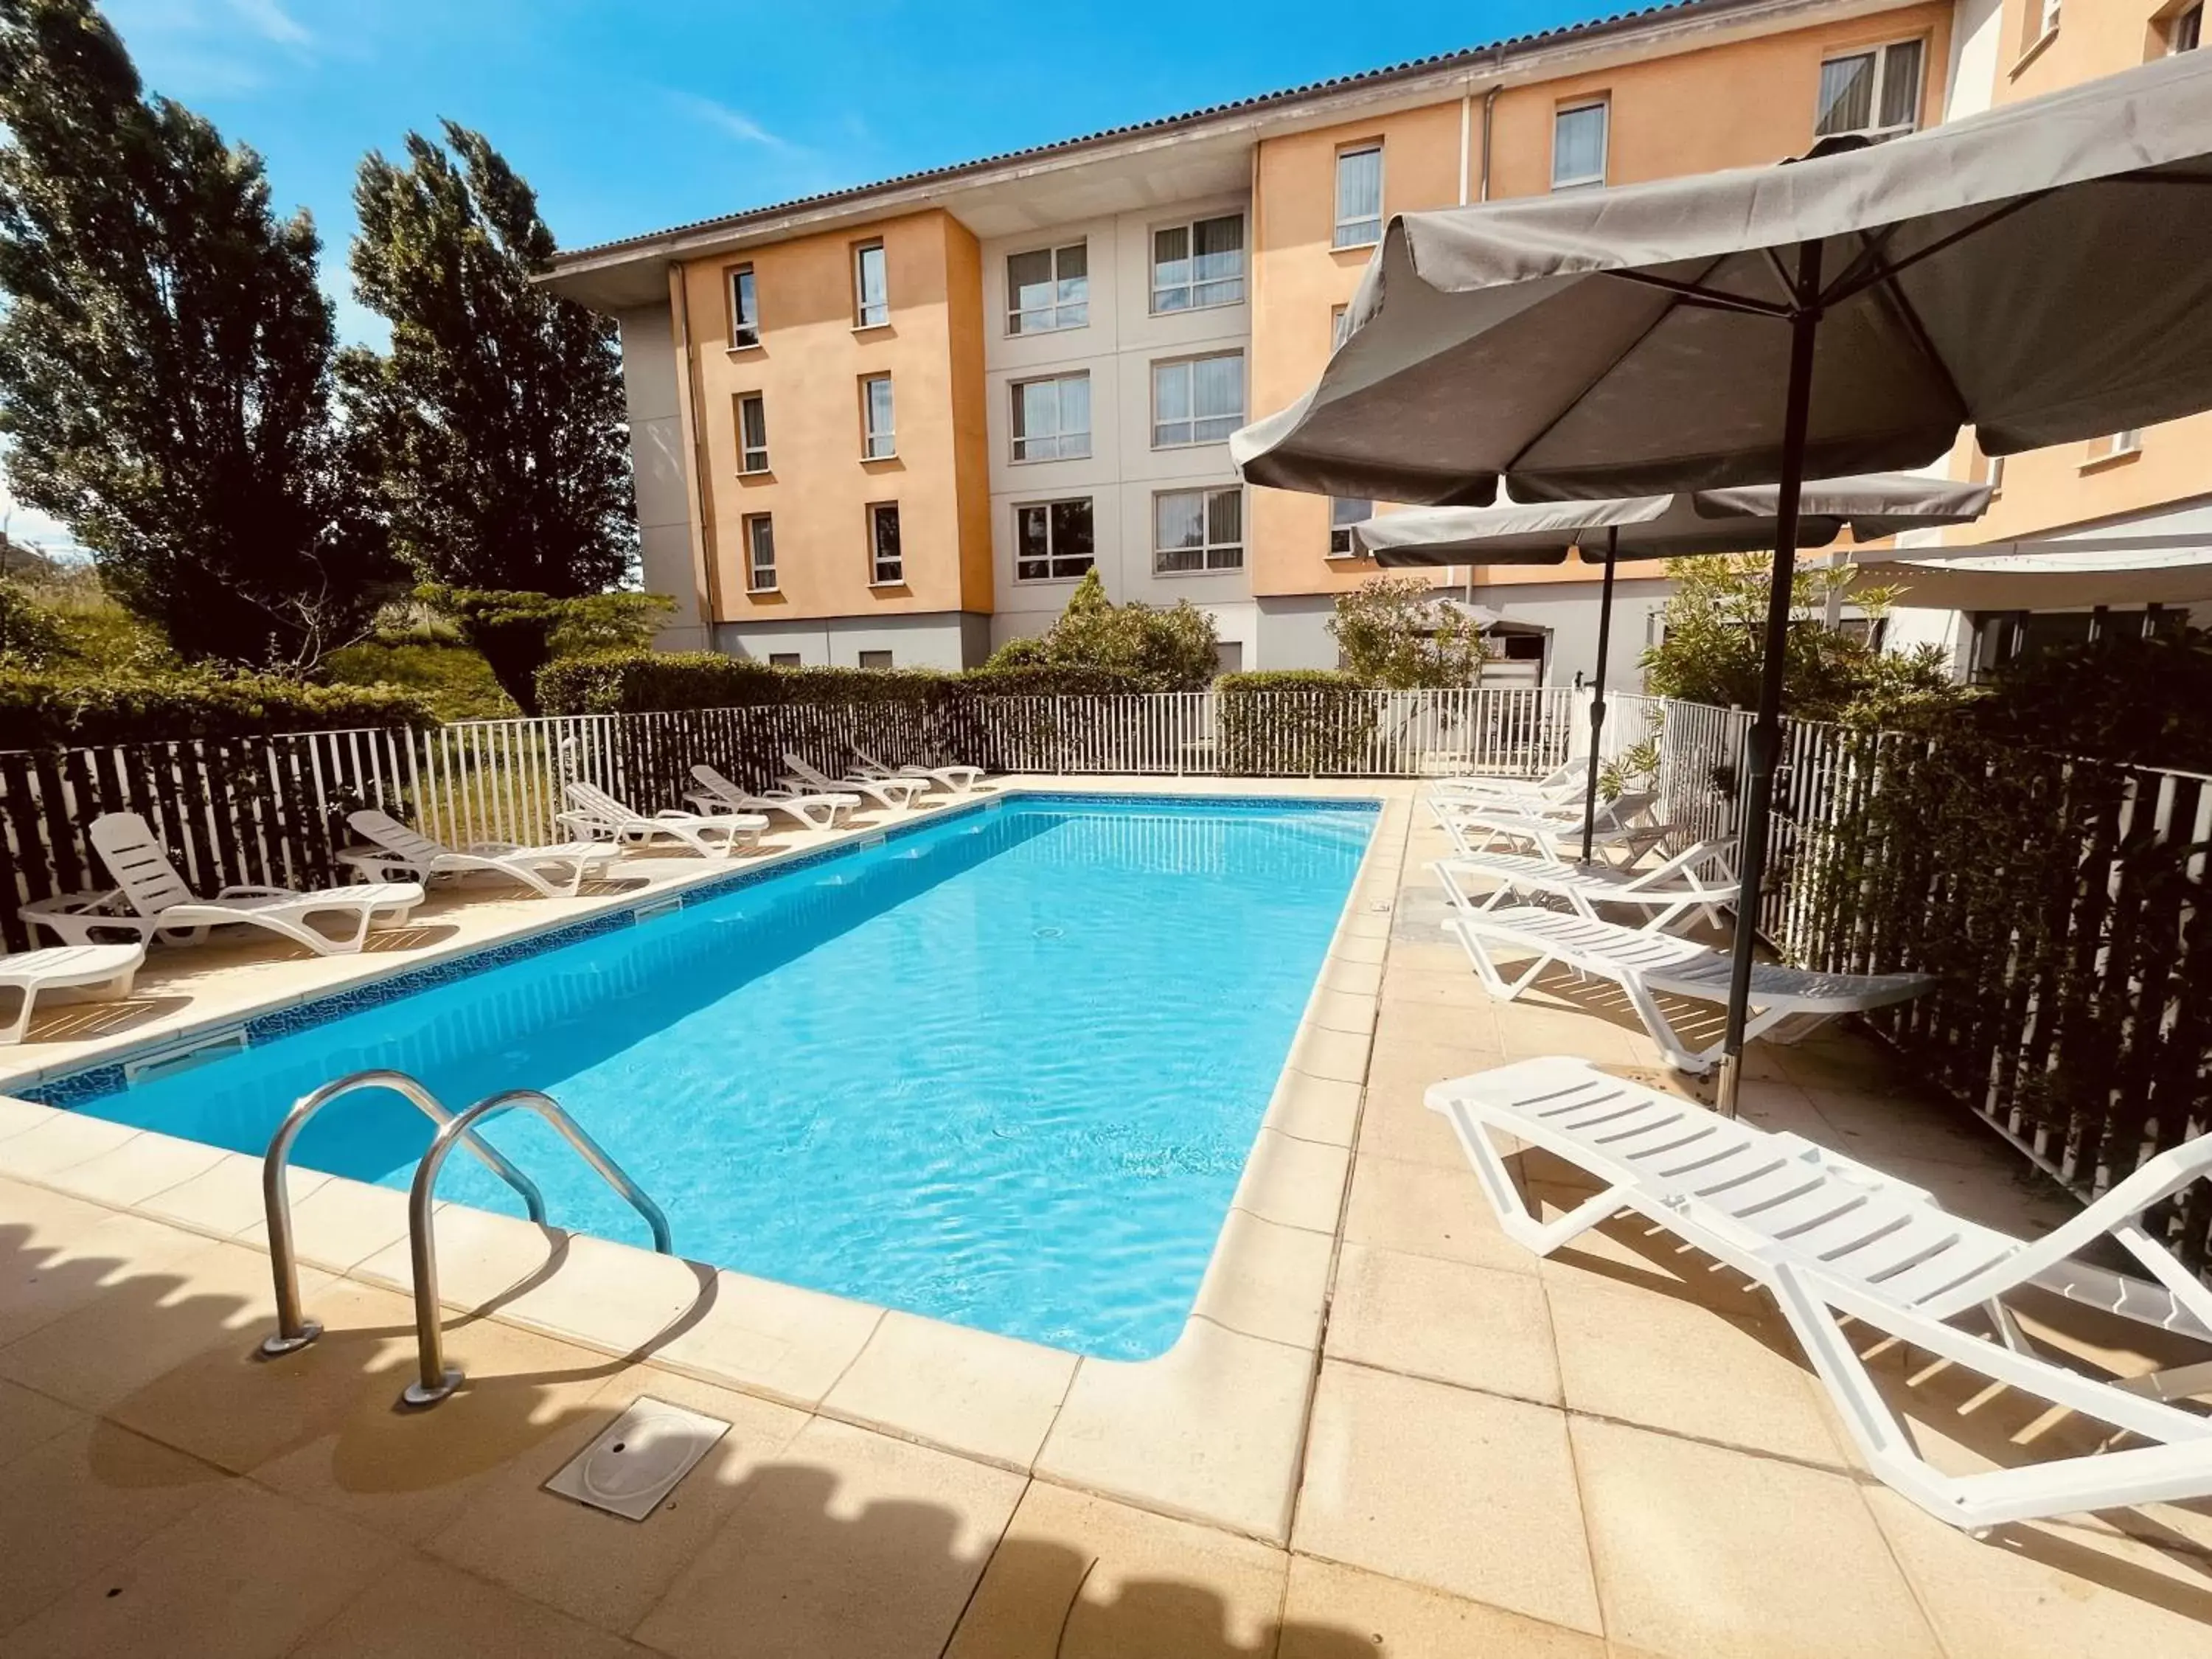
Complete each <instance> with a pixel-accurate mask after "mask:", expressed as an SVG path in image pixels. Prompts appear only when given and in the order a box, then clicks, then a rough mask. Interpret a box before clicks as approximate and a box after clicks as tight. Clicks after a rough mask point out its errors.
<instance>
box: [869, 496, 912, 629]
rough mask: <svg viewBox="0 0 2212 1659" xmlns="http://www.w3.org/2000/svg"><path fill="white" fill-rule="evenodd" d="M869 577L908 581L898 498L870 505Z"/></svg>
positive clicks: (877, 582)
mask: <svg viewBox="0 0 2212 1659" xmlns="http://www.w3.org/2000/svg"><path fill="white" fill-rule="evenodd" d="M868 580H869V582H870V583H871V584H872V585H873V586H877V587H896V586H899V584H900V583H902V582H903V581H905V580H906V559H905V556H903V555H902V554H901V553H900V551H899V516H898V503H897V502H896V501H878V502H876V503H875V504H874V505H873V506H872V507H869V508H868ZM861 666H863V667H866V664H865V663H863V664H862V665H861Z"/></svg>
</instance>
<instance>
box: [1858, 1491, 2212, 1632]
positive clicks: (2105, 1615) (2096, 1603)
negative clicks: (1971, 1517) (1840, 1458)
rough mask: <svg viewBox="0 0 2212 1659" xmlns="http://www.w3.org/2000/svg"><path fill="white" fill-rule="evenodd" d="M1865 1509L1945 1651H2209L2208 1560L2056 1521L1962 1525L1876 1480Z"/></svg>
mask: <svg viewBox="0 0 2212 1659" xmlns="http://www.w3.org/2000/svg"><path fill="white" fill-rule="evenodd" d="M1865 1498H1866V1502H1867V1504H1868V1505H1869V1507H1870V1508H1871V1509H1872V1510H1873V1511H1874V1515H1875V1522H1876V1523H1877V1524H1878V1525H1879V1526H1880V1527H1881V1530H1882V1534H1883V1535H1884V1536H1885V1537H1886V1538H1887V1540H1888V1541H1889V1545H1890V1548H1891V1549H1892V1550H1893V1552H1894V1553H1895V1554H1896V1556H1897V1559H1898V1560H1899V1562H1900V1563H1901V1564H1902V1565H1903V1566H1904V1569H1905V1577H1906V1578H1907V1579H1909V1580H1910V1581H1911V1584H1912V1588H1913V1589H1914V1590H1915V1592H1916V1593H1917V1595H1918V1596H1919V1599H1920V1605H1921V1607H1923V1609H1924V1610H1925V1611H1926V1613H1927V1614H1928V1616H1929V1619H1930V1620H1932V1621H1933V1623H1934V1624H1935V1626H1936V1634H1937V1635H1938V1636H1940V1637H1941V1638H1942V1643H1943V1651H1944V1653H1945V1654H1946V1655H1947V1656H1948V1659H2074V1656H2075V1655H2081V1654H2112V1655H2124V1656H2142V1659H2148V1656H2150V1655H2153V1654H2155V1655H2157V1656H2158V1659H2205V1656H2208V1655H2212V1567H2208V1565H2207V1564H2206V1561H2205V1559H2204V1558H2203V1556H2202V1555H2200V1554H2194V1553H2191V1554H2182V1553H2172V1552H2168V1551H2164V1550H2158V1549H2154V1548H2152V1547H2150V1546H2149V1545H2148V1544H2144V1543H2142V1542H2140V1541H2136V1540H2134V1539H2130V1538H2124V1537H2120V1536H2118V1535H2115V1534H2112V1533H2111V1532H2108V1531H2105V1530H2102V1529H2100V1528H2090V1527H2079V1526H2071V1525H2066V1524H2063V1523H2051V1522H2035V1523H2033V1524H2026V1525H2015V1526H2008V1527H2000V1528H1997V1529H1996V1531H1995V1532H1993V1533H1991V1534H1990V1535H1989V1536H1988V1537H1987V1538H1976V1537H1975V1536H1973V1535H1972V1534H1970V1533H1965V1532H1961V1531H1960V1530H1959V1529H1958V1528H1956V1527H1953V1526H1949V1525H1947V1524H1946V1523H1944V1522H1941V1521H1939V1520H1937V1519H1936V1517H1935V1516H1931V1515H1929V1514H1927V1513H1925V1512H1924V1511H1923V1510H1920V1509H1919V1508H1918V1507H1917V1506H1916V1505H1914V1504H1910V1503H1908V1502H1906V1501H1905V1499H1904V1498H1900V1497H1899V1496H1898V1495H1897V1494H1896V1493H1895V1492H1889V1491H1887V1490H1885V1489H1883V1488H1881V1487H1869V1488H1868V1489H1866V1492H1865Z"/></svg>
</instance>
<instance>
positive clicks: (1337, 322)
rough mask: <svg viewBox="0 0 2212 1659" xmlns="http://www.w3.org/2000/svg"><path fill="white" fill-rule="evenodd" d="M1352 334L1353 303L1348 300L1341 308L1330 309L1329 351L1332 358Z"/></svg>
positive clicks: (1332, 307)
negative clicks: (1347, 336)
mask: <svg viewBox="0 0 2212 1659" xmlns="http://www.w3.org/2000/svg"><path fill="white" fill-rule="evenodd" d="M1351 332H1352V302H1351V301H1348V300H1347V301H1345V303H1344V304H1342V305H1340V306H1331V307H1329V308H1328V349H1329V355H1330V356H1335V355H1336V353H1337V351H1338V350H1339V349H1340V348H1341V347H1342V346H1343V344H1344V340H1345V337H1346V335H1348V334H1350V333H1351Z"/></svg>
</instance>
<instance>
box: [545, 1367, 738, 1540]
mask: <svg viewBox="0 0 2212 1659" xmlns="http://www.w3.org/2000/svg"><path fill="white" fill-rule="evenodd" d="M729 1431H730V1425H728V1424H726V1423H725V1422H722V1421H720V1419H716V1418H712V1417H702V1416H701V1415H700V1414H699V1413H697V1412H687V1411H685V1410H684V1407H681V1406H671V1405H670V1404H669V1403H668V1402H667V1401H665V1400H655V1399H653V1397H652V1396H651V1395H639V1396H638V1397H637V1399H636V1400H635V1401H633V1402H632V1404H631V1406H630V1408H629V1410H628V1411H626V1412H624V1413H623V1414H622V1415H621V1416H620V1417H618V1418H617V1419H615V1420H614V1422H613V1423H612V1424H611V1425H609V1426H608V1428H607V1431H606V1432H605V1433H604V1434H602V1435H601V1436H600V1437H599V1438H598V1439H596V1440H594V1441H593V1442H592V1443H591V1444H590V1445H588V1446H586V1447H585V1448H584V1449H583V1450H582V1451H580V1452H579V1453H578V1454H577V1455H576V1456H575V1457H574V1459H573V1460H571V1461H570V1462H569V1463H568V1465H567V1467H565V1468H562V1470H561V1472H560V1473H559V1474H556V1475H555V1476H554V1477H553V1478H552V1479H551V1480H548V1481H547V1482H546V1483H545V1490H546V1491H548V1492H558V1493H560V1494H561V1496H562V1497H563V1498H574V1499H575V1500H576V1501H577V1502H578V1503H579V1504H590V1505H591V1506H592V1508H593V1509H595V1510H605V1511H606V1512H607V1513H608V1514H610V1515H619V1516H622V1517H623V1519H624V1520H627V1521H642V1520H644V1519H645V1517H646V1516H648V1515H651V1514H652V1513H653V1510H654V1509H656V1508H657V1507H658V1506H659V1503H660V1500H661V1499H662V1498H665V1497H667V1496H668V1494H669V1493H670V1492H673V1491H675V1489H676V1483H677V1482H678V1481H679V1480H682V1479H683V1478H684V1476H685V1475H687V1474H690V1473H691V1466H692V1465H693V1464H695V1463H696V1462H698V1461H699V1460H700V1459H701V1458H702V1457H704V1456H705V1455H707V1453H708V1449H709V1448H711V1447H712V1446H713V1445H714V1443H715V1442H716V1441H717V1440H720V1438H721V1437H723V1436H724V1435H726V1434H727V1433H728V1432H729Z"/></svg>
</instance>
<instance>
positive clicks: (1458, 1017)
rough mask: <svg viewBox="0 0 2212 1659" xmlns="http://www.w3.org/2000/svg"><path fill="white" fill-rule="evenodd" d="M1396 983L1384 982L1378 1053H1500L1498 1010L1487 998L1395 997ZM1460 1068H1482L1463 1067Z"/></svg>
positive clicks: (1394, 981)
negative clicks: (1413, 1048) (1417, 1049)
mask: <svg viewBox="0 0 2212 1659" xmlns="http://www.w3.org/2000/svg"><path fill="white" fill-rule="evenodd" d="M1468 977H1469V978H1470V979H1472V978H1473V977H1474V975H1468ZM1396 984H1397V981H1396V980H1395V979H1390V980H1386V981H1384V991H1383V1011H1382V1012H1381V1013H1380V1014H1379V1015H1377V1016H1376V1022H1375V1046H1376V1050H1377V1051H1378V1054H1379V1053H1382V1052H1387V1051H1389V1050H1391V1049H1395V1048H1400V1047H1401V1046H1407V1045H1421V1046H1427V1047H1431V1048H1449V1049H1455V1050H1459V1051H1462V1052H1466V1053H1473V1054H1489V1055H1492V1056H1495V1055H1496V1054H1498V1052H1499V1049H1500V1048H1501V1046H1502V1044H1501V1042H1500V1038H1499V1035H1498V1008H1497V1005H1496V1004H1495V1003H1493V1002H1492V1001H1491V1000H1489V999H1488V998H1487V997H1486V998H1484V999H1483V1000H1481V1001H1480V1002H1465V1003H1460V1002H1442V1001H1436V1000H1423V999H1419V998H1411V997H1400V996H1397V995H1395V988H1396ZM1497 1063H1498V1062H1497V1060H1495V1059H1494V1058H1493V1059H1492V1060H1490V1061H1489V1064H1491V1065H1492V1066H1494V1065H1496V1064H1497ZM1461 1069H1462V1071H1474V1070H1476V1069H1479V1068H1478V1067H1476V1066H1462V1067H1461Z"/></svg>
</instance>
